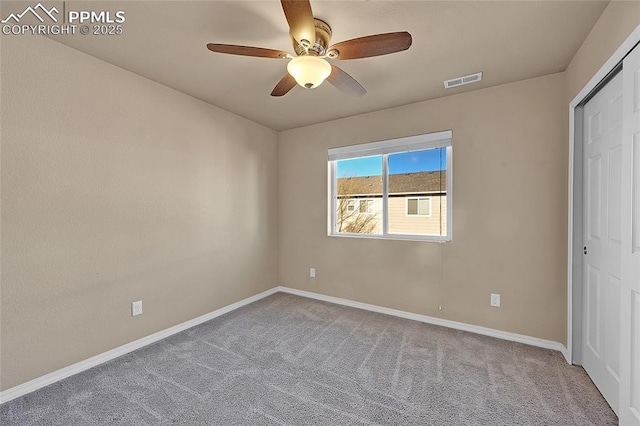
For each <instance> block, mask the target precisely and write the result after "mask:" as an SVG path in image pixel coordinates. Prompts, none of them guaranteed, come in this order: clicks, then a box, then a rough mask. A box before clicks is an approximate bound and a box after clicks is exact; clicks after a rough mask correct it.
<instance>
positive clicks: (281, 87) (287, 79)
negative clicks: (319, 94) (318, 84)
mask: <svg viewBox="0 0 640 426" xmlns="http://www.w3.org/2000/svg"><path fill="white" fill-rule="evenodd" d="M296 84H297V83H296V79H295V78H293V77H291V75H290V74H289V73H287V74H285V76H284V77H282V80H280V81H279V82H278V84H276V87H274V88H273V90H272V91H271V96H283V95H286V94H287V92H289V90H291V89H293V88H294V87H295V85H296Z"/></svg>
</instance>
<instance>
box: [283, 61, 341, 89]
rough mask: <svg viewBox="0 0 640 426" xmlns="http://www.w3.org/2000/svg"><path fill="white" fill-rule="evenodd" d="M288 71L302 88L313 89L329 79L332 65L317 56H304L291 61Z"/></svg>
mask: <svg viewBox="0 0 640 426" xmlns="http://www.w3.org/2000/svg"><path fill="white" fill-rule="evenodd" d="M287 71H288V72H289V74H291V76H292V77H293V78H295V79H296V82H297V83H298V84H299V85H300V86H302V87H306V88H307V89H313V88H315V87H318V86H320V85H321V84H322V82H323V81H324V80H325V78H327V77H329V74H331V65H329V63H328V62H327V61H325V60H324V59H322V58H318V57H317V56H311V55H304V56H297V57H295V58H293V59H292V60H291V61H289V63H288V64H287Z"/></svg>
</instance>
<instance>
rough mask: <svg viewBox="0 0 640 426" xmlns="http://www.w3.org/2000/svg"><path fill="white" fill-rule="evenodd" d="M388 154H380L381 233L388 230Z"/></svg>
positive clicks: (385, 232) (385, 233) (383, 233)
mask: <svg viewBox="0 0 640 426" xmlns="http://www.w3.org/2000/svg"><path fill="white" fill-rule="evenodd" d="M388 212H389V155H388V154H384V155H383V156H382V235H384V236H386V235H387V234H388V233H389V232H388V231H389V214H388Z"/></svg>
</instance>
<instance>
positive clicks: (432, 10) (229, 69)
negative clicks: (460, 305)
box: [52, 0, 607, 130]
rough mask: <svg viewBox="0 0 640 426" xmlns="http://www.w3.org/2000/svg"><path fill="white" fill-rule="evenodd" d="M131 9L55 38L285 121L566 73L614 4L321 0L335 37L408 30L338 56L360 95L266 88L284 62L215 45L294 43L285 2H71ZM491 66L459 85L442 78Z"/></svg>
mask: <svg viewBox="0 0 640 426" xmlns="http://www.w3.org/2000/svg"><path fill="white" fill-rule="evenodd" d="M89 4H90V9H91V10H101V9H104V10H111V11H115V10H124V11H125V12H126V22H125V23H124V24H123V28H124V34H123V35H119V36H91V35H87V36H80V35H77V34H76V35H74V36H56V37H52V38H54V39H55V40H57V41H60V42H62V43H64V44H66V45H68V46H71V47H73V48H76V49H78V50H80V51H83V52H86V53H88V54H90V55H93V56H95V57H97V58H100V59H103V60H105V61H107V62H109V63H112V64H115V65H118V66H120V67H122V68H124V69H127V70H130V71H132V72H134V73H137V74H140V75H142V76H145V77H147V78H150V79H152V80H154V81H157V82H159V83H162V84H164V85H166V86H169V87H172V88H174V89H176V90H179V91H181V92H184V93H187V94H189V95H191V96H194V97H196V98H199V99H201V100H203V101H205V102H208V103H211V104H213V105H216V106H219V107H221V108H224V109H226V110H228V111H232V112H234V113H236V114H239V115H241V116H244V117H247V118H249V119H251V120H253V121H256V122H258V123H262V124H264V125H266V126H269V127H271V128H273V129H276V130H284V129H290V128H294V127H300V126H304V125H308V124H313V123H319V122H323V121H328V120H334V119H337V118H342V117H347V116H351V115H355V114H361V113H366V112H371V111H376V110H381V109H385V108H390V107H394V106H398V105H404V104H408V103H412V102H418V101H423V100H427V99H433V98H438V97H442V96H447V95H451V94H455V93H461V92H465V91H471V90H477V89H480V88H483V87H489V86H495V85H498V84H504V83H509V82H513V81H518V80H523V79H527V78H532V77H537V76H542V75H546V74H551V73H555V72H559V71H563V70H564V69H565V68H566V67H567V65H568V64H569V62H570V61H571V58H572V57H573V55H574V54H575V53H576V51H577V50H578V48H579V47H580V45H581V44H582V42H583V40H584V39H585V37H586V36H587V34H588V33H589V31H590V30H591V28H592V27H593V25H594V24H595V22H596V21H597V19H598V18H599V16H600V14H601V13H602V11H603V10H604V8H605V7H606V5H607V2H606V1H466V2H459V1H410V2H404V1H312V7H313V12H314V15H315V16H316V17H317V18H320V19H323V20H325V21H326V22H328V23H329V24H330V25H331V27H332V29H333V38H332V41H333V42H334V43H335V42H339V41H343V40H347V39H351V38H355V37H360V36H365V35H370V34H375V33H384V32H392V31H409V32H410V33H411V34H412V36H413V45H412V47H411V48H410V49H409V50H408V51H405V52H400V53H395V54H392V55H388V56H381V57H375V58H367V59H357V60H349V61H335V63H336V64H337V65H338V66H340V67H341V68H342V69H344V70H345V71H347V72H348V73H349V74H351V75H352V76H353V77H354V78H356V79H357V80H358V81H359V82H360V83H361V84H362V85H363V86H364V87H365V88H366V89H367V91H368V93H367V94H366V95H365V96H364V97H362V98H358V99H352V98H350V97H348V96H347V95H345V94H344V93H342V92H340V91H338V90H337V89H336V88H334V87H333V86H332V85H330V84H329V83H327V82H325V83H324V84H323V85H322V86H320V87H318V88H316V89H311V90H309V89H303V88H301V87H295V88H294V89H293V90H292V91H291V92H289V93H288V94H287V95H285V96H284V97H282V98H274V97H271V96H270V95H269V93H270V92H271V90H272V89H273V87H274V86H275V84H276V83H277V82H278V81H279V80H280V78H281V77H282V76H283V75H284V73H285V72H286V60H282V59H264V58H250V57H241V56H234V55H223V54H216V53H212V52H210V51H208V50H207V49H206V44H207V43H211V42H213V43H227V44H241V45H249V46H258V47H267V48H272V49H282V50H286V51H289V52H292V47H291V42H290V38H289V35H288V27H287V21H286V19H285V17H284V14H283V12H282V8H281V6H280V2H279V1H277V0H273V1H271V0H270V1H231V2H221V1H162V2H158V1H153V2H152V1H141V2H115V1H110V2H104V3H103V2H82V3H80V2H70V1H68V2H66V8H67V10H74V8H75V9H87V5H89ZM477 71H483V72H484V80H483V81H482V82H481V83H475V84H470V85H466V86H462V87H459V88H454V89H447V90H445V89H444V88H443V80H445V79H450V78H453V77H458V76H462V75H466V74H471V73H474V72H477Z"/></svg>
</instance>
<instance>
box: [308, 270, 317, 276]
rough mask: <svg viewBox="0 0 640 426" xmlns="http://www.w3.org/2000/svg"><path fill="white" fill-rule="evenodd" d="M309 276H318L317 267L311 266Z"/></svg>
mask: <svg viewBox="0 0 640 426" xmlns="http://www.w3.org/2000/svg"><path fill="white" fill-rule="evenodd" d="M309 276H310V277H311V278H315V277H316V268H309Z"/></svg>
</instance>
